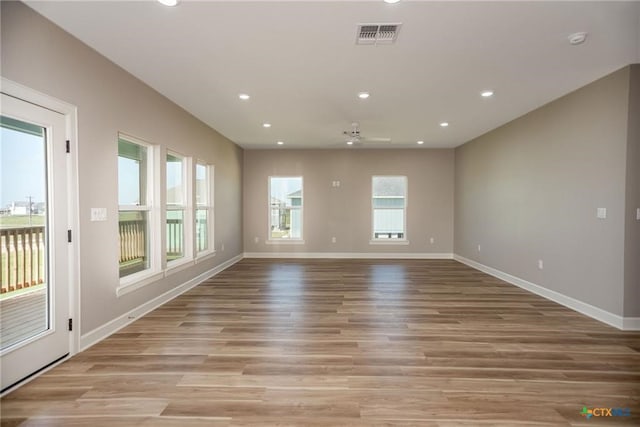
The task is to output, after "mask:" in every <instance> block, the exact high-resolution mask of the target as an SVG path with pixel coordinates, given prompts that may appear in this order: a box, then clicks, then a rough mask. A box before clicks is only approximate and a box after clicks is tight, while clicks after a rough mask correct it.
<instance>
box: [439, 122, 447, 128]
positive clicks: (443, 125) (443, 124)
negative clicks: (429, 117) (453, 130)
mask: <svg viewBox="0 0 640 427" xmlns="http://www.w3.org/2000/svg"><path fill="white" fill-rule="evenodd" d="M440 126H442V127H443V128H446V127H447V126H449V123H448V122H442V123H440Z"/></svg>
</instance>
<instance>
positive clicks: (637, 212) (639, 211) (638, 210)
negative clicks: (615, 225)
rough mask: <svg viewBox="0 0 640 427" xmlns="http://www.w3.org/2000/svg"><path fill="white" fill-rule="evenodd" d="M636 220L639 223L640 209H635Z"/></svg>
mask: <svg viewBox="0 0 640 427" xmlns="http://www.w3.org/2000/svg"><path fill="white" fill-rule="evenodd" d="M636 219H637V220H638V221H640V208H638V209H636Z"/></svg>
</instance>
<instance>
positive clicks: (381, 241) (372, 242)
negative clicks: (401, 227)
mask: <svg viewBox="0 0 640 427" xmlns="http://www.w3.org/2000/svg"><path fill="white" fill-rule="evenodd" d="M369 244H370V245H408V244H409V241H408V240H404V239H402V240H401V239H374V240H369Z"/></svg>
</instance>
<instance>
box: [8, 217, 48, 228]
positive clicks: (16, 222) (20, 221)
mask: <svg viewBox="0 0 640 427" xmlns="http://www.w3.org/2000/svg"><path fill="white" fill-rule="evenodd" d="M44 222H45V216H44V215H31V225H32V226H40V225H44ZM16 227H29V215H9V216H0V228H16Z"/></svg>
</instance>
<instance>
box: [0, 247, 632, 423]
mask: <svg viewBox="0 0 640 427" xmlns="http://www.w3.org/2000/svg"><path fill="white" fill-rule="evenodd" d="M0 404H1V410H2V426H11V425H25V426H56V425H59V426H91V427H96V426H110V427H118V426H160V427H162V426H181V427H182V426H186V427H189V426H243V425H302V426H316V425H323V426H369V425H403V426H405V425H406V426H408V425H421V426H439V427H450V426H458V425H462V426H489V425H490V426H570V425H571V426H574V425H575V426H597V425H607V426H630V425H635V426H638V425H640V333H637V332H621V331H619V330H616V329H615V328H612V327H609V326H606V325H604V324H602V323H599V322H597V321H595V320H592V319H590V318H587V317H585V316H583V315H581V314H579V313H576V312H574V311H571V310H569V309H567V308H564V307H562V306H560V305H558V304H555V303H553V302H550V301H548V300H545V299H543V298H541V297H538V296H536V295H533V294H531V293H528V292H526V291H523V290H521V289H519V288H517V287H515V286H512V285H509V284H507V283H505V282H502V281H500V280H498V279H496V278H493V277H491V276H488V275H486V274H484V273H481V272H479V271H476V270H474V269H472V268H469V267H467V266H465V265H463V264H460V263H458V262H456V261H453V260H256V259H245V260H243V261H241V262H240V263H238V264H236V265H234V266H233V267H231V268H229V269H227V270H226V271H224V272H222V273H220V274H219V275H217V276H216V277H214V278H212V279H210V280H208V281H206V282H205V283H203V284H202V285H200V286H198V287H196V288H194V289H192V290H191V291H189V292H187V293H185V294H184V295H182V296H180V297H178V298H176V299H174V300H173V301H171V302H169V303H168V304H166V305H164V306H163V307H161V308H159V309H157V310H155V311H153V312H152V313H150V314H148V315H147V316H145V317H143V318H141V319H139V320H137V321H135V322H134V323H133V324H131V325H130V326H128V327H126V328H124V329H123V330H121V331H120V332H118V333H116V334H114V335H113V336H111V337H110V338H108V339H106V340H104V341H102V342H100V343H98V344H96V345H95V346H93V347H91V348H90V349H88V350H87V351H85V352H83V353H80V354H78V355H76V356H74V357H73V358H71V359H70V360H69V361H67V362H65V363H63V364H62V365H60V366H58V367H56V368H54V369H53V370H51V371H49V372H47V373H45V374H44V375H42V376H40V377H39V378H37V379H35V380H34V381H32V382H30V383H28V384H27V385H25V386H24V387H22V388H20V389H18V390H16V391H14V392H13V393H11V394H9V395H7V396H6V397H5V398H3V399H2V401H1V402H0ZM584 406H586V407H587V408H594V407H607V408H609V407H611V408H629V409H630V411H631V417H598V418H596V417H593V418H591V419H589V420H587V419H586V418H585V417H584V416H582V415H581V414H580V412H581V410H582V408H583V407H584Z"/></svg>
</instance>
